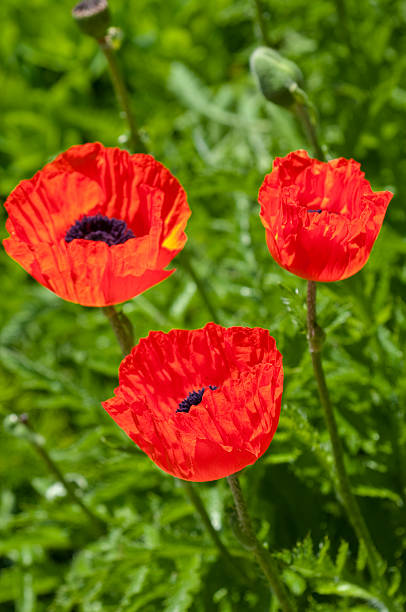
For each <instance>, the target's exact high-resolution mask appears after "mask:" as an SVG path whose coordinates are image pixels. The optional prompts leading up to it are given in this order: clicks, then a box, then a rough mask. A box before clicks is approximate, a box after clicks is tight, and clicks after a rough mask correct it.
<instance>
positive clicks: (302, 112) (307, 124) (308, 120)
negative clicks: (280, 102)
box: [294, 102, 326, 161]
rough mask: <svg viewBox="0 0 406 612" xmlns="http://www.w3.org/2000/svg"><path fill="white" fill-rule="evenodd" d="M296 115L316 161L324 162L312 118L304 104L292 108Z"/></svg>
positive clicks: (297, 104) (298, 103)
mask: <svg viewBox="0 0 406 612" xmlns="http://www.w3.org/2000/svg"><path fill="white" fill-rule="evenodd" d="M294 109H295V112H296V115H297V116H298V118H299V120H300V123H301V124H302V127H303V130H304V132H305V135H306V138H307V140H308V141H309V143H310V145H311V147H312V149H313V153H314V155H315V156H316V157H317V159H319V160H321V161H325V159H326V157H325V155H324V152H323V149H322V148H321V145H320V142H319V139H318V136H317V125H316V124H315V122H314V121H313V118H312V116H311V114H310V112H309V109H308V106H307V105H306V103H303V102H297V103H296V104H295V106H294Z"/></svg>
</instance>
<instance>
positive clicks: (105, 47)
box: [98, 37, 147, 153]
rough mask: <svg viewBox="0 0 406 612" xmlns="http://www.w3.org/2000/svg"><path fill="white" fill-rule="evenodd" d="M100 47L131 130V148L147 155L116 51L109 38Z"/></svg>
mask: <svg viewBox="0 0 406 612" xmlns="http://www.w3.org/2000/svg"><path fill="white" fill-rule="evenodd" d="M98 42H99V45H100V48H101V50H102V51H103V53H104V56H105V58H106V60H107V63H108V66H109V71H110V76H111V81H112V83H113V87H114V91H115V94H116V97H117V100H118V103H119V105H120V107H121V108H122V110H123V112H124V114H125V116H126V119H127V123H128V127H129V128H130V147H131V150H132V151H133V152H136V153H146V152H147V151H146V147H145V145H144V143H143V142H142V140H141V137H140V134H139V132H138V127H137V124H136V121H135V117H134V114H133V112H132V110H131V103H130V96H129V94H128V90H127V87H126V84H125V81H124V77H123V75H122V72H121V70H120V67H119V65H118V62H117V57H116V53H115V51H114V49H113V48H112V47H111V44H110V42H109V40H108V38H107V37H106V38H103V39H102V40H99V41H98Z"/></svg>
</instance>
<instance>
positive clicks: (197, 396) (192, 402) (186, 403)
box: [176, 385, 217, 412]
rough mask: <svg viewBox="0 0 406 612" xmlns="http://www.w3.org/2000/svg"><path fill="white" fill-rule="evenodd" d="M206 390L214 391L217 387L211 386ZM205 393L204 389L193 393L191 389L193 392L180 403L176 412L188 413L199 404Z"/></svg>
mask: <svg viewBox="0 0 406 612" xmlns="http://www.w3.org/2000/svg"><path fill="white" fill-rule="evenodd" d="M208 388H209V389H210V390H211V391H215V389H217V387H214V386H213V385H209V387H208ZM205 391H206V388H205V387H203V388H202V389H199V391H195V390H194V389H193V391H191V392H190V393H189V395H188V396H187V397H186V398H185V399H184V400H182V401H181V402H180V404H179V408H178V409H177V411H176V412H189V410H190V409H191V407H192V406H197V405H198V404H200V402H201V401H202V399H203V393H204V392H205Z"/></svg>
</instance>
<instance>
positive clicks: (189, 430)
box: [103, 323, 283, 482]
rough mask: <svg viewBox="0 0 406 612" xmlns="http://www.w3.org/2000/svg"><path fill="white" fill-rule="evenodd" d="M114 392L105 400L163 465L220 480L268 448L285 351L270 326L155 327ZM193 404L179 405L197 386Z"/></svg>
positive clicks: (128, 359) (275, 419) (127, 364)
mask: <svg viewBox="0 0 406 612" xmlns="http://www.w3.org/2000/svg"><path fill="white" fill-rule="evenodd" d="M119 378H120V385H119V387H118V388H117V389H116V390H115V397H113V398H112V399H110V400H107V401H106V402H104V404H103V406H104V408H105V409H106V411H107V412H108V413H109V414H110V416H111V417H112V418H113V419H114V420H115V422H116V423H117V424H118V425H119V426H120V427H121V428H122V429H123V430H124V431H125V432H126V433H127V434H128V435H129V436H130V438H131V439H132V440H133V441H134V442H135V443H136V444H138V446H139V447H140V448H141V449H142V450H143V451H144V452H145V453H147V454H148V455H149V456H150V457H151V459H152V460H153V461H155V463H156V464H157V465H158V466H159V467H160V468H161V469H163V470H164V471H166V472H168V473H169V474H172V475H174V476H177V477H178V478H183V479H185V480H193V481H196V482H197V481H206V480H217V479H218V478H223V477H224V476H228V475H230V474H232V473H234V472H237V471H239V470H241V469H243V468H244V467H245V466H247V465H250V464H252V463H254V462H255V461H256V460H257V459H258V458H259V457H260V456H261V455H262V454H263V453H264V452H265V451H266V450H267V448H268V446H269V444H270V442H271V440H272V437H273V435H274V433H275V431H276V428H277V425H278V421H279V414H280V408H281V398H282V385H283V369H282V357H281V355H280V353H279V351H278V350H277V349H276V345H275V341H274V339H273V338H272V337H271V336H270V335H269V332H268V331H267V330H265V329H260V328H255V329H250V328H242V327H231V328H223V327H221V326H219V325H215V324H214V323H208V324H207V325H206V326H205V327H204V328H203V329H197V330H193V331H186V330H172V331H171V332H169V333H168V334H164V333H162V332H151V333H150V334H149V336H148V337H147V338H143V339H141V340H140V342H139V344H138V345H137V346H136V347H134V349H133V351H132V352H131V354H130V355H128V356H127V357H126V358H125V359H124V360H123V362H122V364H121V366H120V373H119ZM199 388H201V389H203V390H204V391H203V393H202V397H201V401H200V402H197V403H196V405H194V404H193V405H191V406H190V410H189V411H186V412H180V411H178V410H177V408H178V406H179V405H180V402H181V401H182V400H183V399H184V398H185V397H187V395H188V393H190V392H191V391H192V390H193V389H199Z"/></svg>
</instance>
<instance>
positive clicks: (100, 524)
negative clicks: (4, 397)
mask: <svg viewBox="0 0 406 612" xmlns="http://www.w3.org/2000/svg"><path fill="white" fill-rule="evenodd" d="M20 423H22V424H23V425H24V426H25V427H26V428H27V429H28V431H29V432H30V434H31V435H30V436H29V440H30V442H31V444H32V446H33V447H34V448H35V450H36V451H37V453H38V455H39V456H40V457H41V459H42V460H43V461H44V463H45V464H46V465H47V467H48V469H49V471H50V472H52V473H53V474H54V476H56V478H57V480H58V481H59V482H60V483H61V484H62V485H63V487H64V489H65V491H66V492H67V494H68V495H69V497H70V498H71V500H72V502H73V503H74V504H76V505H77V506H79V508H80V509H81V510H82V511H83V513H84V514H85V515H86V516H87V518H88V519H89V520H90V522H91V523H92V525H93V526H95V527H96V528H97V529H98V531H101V532H105V531H106V523H105V522H104V521H103V520H102V519H101V518H100V517H98V516H96V514H93V512H92V511H91V510H90V509H89V508H88V507H87V506H86V504H85V503H84V502H83V501H82V500H81V498H80V497H79V496H78V495H77V493H76V491H75V488H74V486H73V485H72V484H71V483H70V482H69V481H68V480H66V478H65V476H64V475H63V473H62V471H61V469H60V468H59V467H58V465H57V464H56V463H55V461H54V460H53V459H52V457H51V455H50V454H49V453H48V451H47V449H46V448H45V446H44V443H43V442H42V439H41V437H40V436H38V435H37V433H36V432H35V431H34V429H33V427H32V425H31V423H30V422H29V421H28V417H27V415H25V414H24V415H21V416H20Z"/></svg>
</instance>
